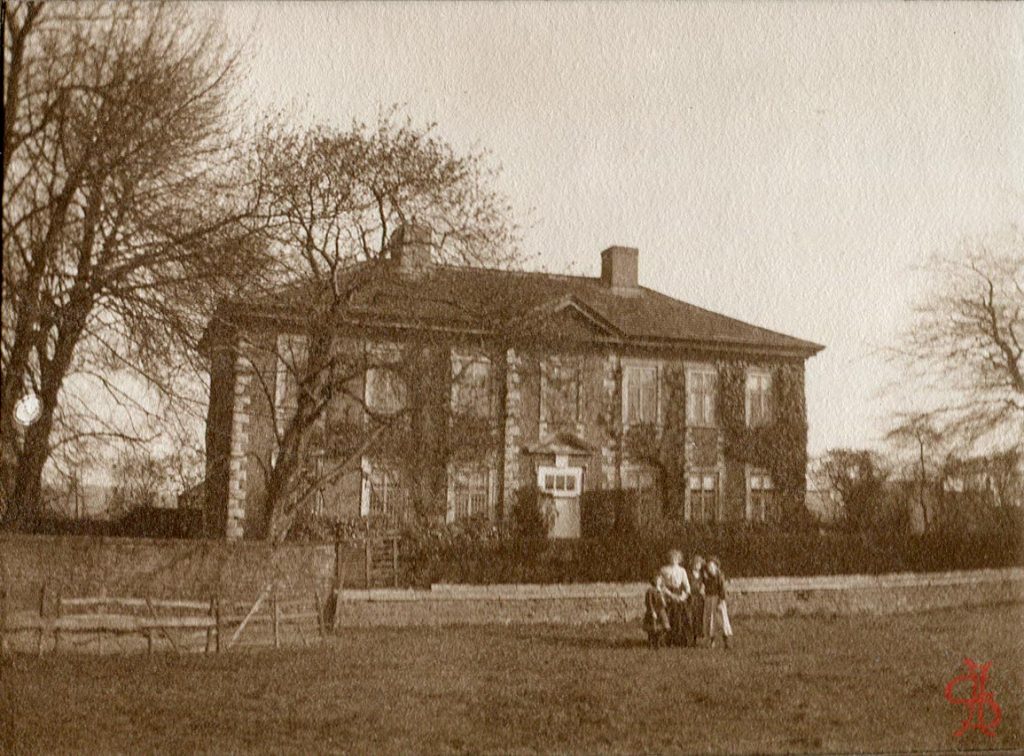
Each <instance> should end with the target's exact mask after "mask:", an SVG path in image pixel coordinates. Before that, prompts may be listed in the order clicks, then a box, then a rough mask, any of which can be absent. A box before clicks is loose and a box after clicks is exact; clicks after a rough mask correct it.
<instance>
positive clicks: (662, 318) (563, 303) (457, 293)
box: [235, 265, 824, 357]
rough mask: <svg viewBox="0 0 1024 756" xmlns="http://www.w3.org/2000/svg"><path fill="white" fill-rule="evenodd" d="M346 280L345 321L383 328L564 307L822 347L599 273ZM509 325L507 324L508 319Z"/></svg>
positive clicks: (794, 348)
mask: <svg viewBox="0 0 1024 756" xmlns="http://www.w3.org/2000/svg"><path fill="white" fill-rule="evenodd" d="M346 276H348V278H343V279H342V282H343V283H348V284H352V285H351V287H350V289H351V291H352V292H353V293H352V295H351V297H350V300H349V304H348V307H347V308H346V310H345V318H346V320H349V321H352V322H356V323H362V324H367V325H369V324H375V325H385V326H412V327H417V326H418V327H440V328H445V329H452V330H466V331H482V332H487V331H488V330H493V329H494V328H495V325H496V324H498V323H526V322H530V321H537V322H539V323H541V324H543V323H544V322H549V321H550V320H551V319H552V318H553V317H554V316H555V315H556V314H557V313H563V312H566V311H570V312H571V313H572V315H573V316H574V317H575V318H578V319H579V320H581V321H585V322H586V323H587V324H588V325H589V326H590V327H591V330H592V331H593V332H594V334H595V337H596V338H597V340H605V341H613V342H620V343H621V342H640V343H651V342H656V343H657V342H660V343H695V344H701V345H715V346H719V347H722V346H728V347H735V348H741V349H754V350H762V351H770V352H787V353H790V354H797V355H801V356H805V357H809V356H811V355H813V354H815V353H817V352H819V351H821V350H822V349H823V348H824V347H823V346H822V345H820V344H816V343H814V342H811V341H805V340H803V339H799V338H795V337H793V336H787V335H785V334H782V333H778V332H775V331H771V330H768V329H766V328H761V327H759V326H755V325H751V324H749V323H744V322H743V321H740V320H736V319H735V318H730V317H727V316H725V315H721V314H719V313H716V312H712V311H710V310H706V309H703V308H701V307H697V306H695V305H692V304H689V303H687V302H683V301H681V300H678V299H674V298H672V297H669V296H667V295H665V294H662V293H660V292H657V291H654V290H653V289H649V288H646V287H638V288H637V289H635V290H633V291H632V292H629V293H622V292H620V291H616V290H613V289H611V288H610V287H609V286H608V285H606V284H605V283H604V282H603V281H602V280H601V279H600V278H597V277H588V276H569V275H559V274H551V273H543V272H523V271H506V270H496V269H490V268H470V267H455V266H445V265H434V266H432V267H431V268H429V269H428V271H427V272H425V273H423V274H422V275H420V276H417V277H411V276H409V275H408V274H407V273H404V274H403V273H401V272H400V271H398V270H397V269H395V268H393V267H390V266H389V267H385V268H384V269H383V271H381V268H380V267H378V268H377V269H376V270H375V271H374V273H373V274H372V275H369V274H367V273H366V272H365V268H364V267H356V268H353V269H351V270H350V271H349V272H348V273H347V274H346ZM326 291H327V289H326V287H325V288H324V289H323V290H322V291H321V292H320V293H318V292H316V291H313V290H312V289H310V287H309V286H297V287H293V288H291V289H289V290H282V291H280V292H278V293H276V294H275V295H274V296H273V297H271V298H266V299H263V300H262V301H258V302H248V303H235V305H236V307H239V308H243V307H244V308H245V309H247V310H248V311H249V312H251V313H253V314H255V313H254V310H256V311H259V310H262V311H264V312H265V314H271V313H277V314H278V315H284V314H285V313H293V314H298V313H300V312H301V311H302V310H303V309H308V308H310V306H311V305H312V304H313V303H315V302H316V300H317V298H318V297H319V296H323V292H326ZM506 327H508V326H506Z"/></svg>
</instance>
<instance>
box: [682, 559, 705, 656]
mask: <svg viewBox="0 0 1024 756" xmlns="http://www.w3.org/2000/svg"><path fill="white" fill-rule="evenodd" d="M686 614H687V619H688V620H689V631H690V637H689V644H690V645H691V646H697V645H698V644H699V643H700V639H701V638H703V637H704V557H702V556H701V555H700V554H698V555H697V556H695V557H694V558H693V567H692V568H691V569H690V598H689V600H688V601H687V602H686Z"/></svg>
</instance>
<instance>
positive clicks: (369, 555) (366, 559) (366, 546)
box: [363, 533, 373, 590]
mask: <svg viewBox="0 0 1024 756" xmlns="http://www.w3.org/2000/svg"><path fill="white" fill-rule="evenodd" d="M363 547H364V548H363V552H364V554H365V557H364V562H365V563H366V589H367V590H369V589H370V588H372V587H373V586H372V585H371V584H370V562H371V560H372V559H373V556H372V553H371V544H370V534H369V533H367V534H366V540H365V541H363Z"/></svg>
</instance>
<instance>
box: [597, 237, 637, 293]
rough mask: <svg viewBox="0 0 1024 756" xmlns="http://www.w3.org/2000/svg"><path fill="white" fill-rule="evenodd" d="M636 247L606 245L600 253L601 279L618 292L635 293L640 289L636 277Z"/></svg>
mask: <svg viewBox="0 0 1024 756" xmlns="http://www.w3.org/2000/svg"><path fill="white" fill-rule="evenodd" d="M639 256H640V252H639V250H638V249H637V248H636V247H608V249H606V250H605V251H604V252H602V253H601V281H602V282H603V283H604V285H605V286H607V287H608V288H610V289H611V290H612V291H614V292H616V293H618V294H635V293H638V292H639V290H640V283H639V281H638V279H637V267H638V265H637V259H638V258H639Z"/></svg>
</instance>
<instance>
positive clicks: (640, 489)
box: [622, 465, 663, 530]
mask: <svg viewBox="0 0 1024 756" xmlns="http://www.w3.org/2000/svg"><path fill="white" fill-rule="evenodd" d="M622 488H623V489H625V490H628V491H634V492H636V504H637V513H636V522H637V526H638V527H639V528H641V529H643V530H649V529H650V528H655V527H658V525H659V523H661V522H662V517H663V512H662V508H663V503H662V497H661V480H660V477H659V474H658V470H657V469H656V468H654V467H650V466H647V465H635V466H634V465H630V466H627V467H623V468H622Z"/></svg>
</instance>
